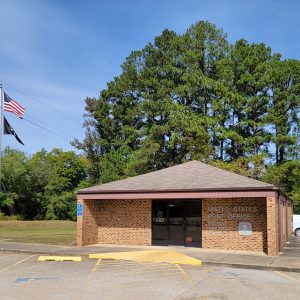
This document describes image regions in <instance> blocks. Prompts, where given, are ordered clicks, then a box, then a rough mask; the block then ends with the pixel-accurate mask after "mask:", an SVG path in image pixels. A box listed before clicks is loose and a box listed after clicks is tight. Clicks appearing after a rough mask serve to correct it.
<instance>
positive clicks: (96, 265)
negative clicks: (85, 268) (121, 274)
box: [92, 259, 101, 273]
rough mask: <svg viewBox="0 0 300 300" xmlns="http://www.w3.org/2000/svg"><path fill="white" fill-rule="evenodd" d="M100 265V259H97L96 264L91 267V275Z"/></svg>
mask: <svg viewBox="0 0 300 300" xmlns="http://www.w3.org/2000/svg"><path fill="white" fill-rule="evenodd" d="M100 263H101V259H98V261H97V262H96V264H95V265H94V267H93V270H92V273H94V272H95V271H96V270H97V267H98V266H99V264H100Z"/></svg>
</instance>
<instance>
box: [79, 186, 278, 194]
mask: <svg viewBox="0 0 300 300" xmlns="http://www.w3.org/2000/svg"><path fill="white" fill-rule="evenodd" d="M263 190H265V191H268V190H269V191H270V190H272V191H274V190H275V191H280V189H279V188H278V187H277V186H265V187H239V188H238V187H232V188H201V189H167V190H79V191H77V194H124V193H125V194H133V193H169V192H185V193H186V192H187V193H188V192H210V191H263ZM280 192H281V191H280Z"/></svg>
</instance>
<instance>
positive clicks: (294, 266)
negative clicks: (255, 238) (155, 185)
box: [0, 237, 300, 273]
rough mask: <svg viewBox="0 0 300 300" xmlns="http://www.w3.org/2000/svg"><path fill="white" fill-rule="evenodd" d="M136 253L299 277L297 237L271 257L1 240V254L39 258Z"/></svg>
mask: <svg viewBox="0 0 300 300" xmlns="http://www.w3.org/2000/svg"><path fill="white" fill-rule="evenodd" d="M139 250H141V251H142V250H170V251H177V252H179V253H182V254H185V255H188V256H191V257H193V258H196V259H200V260H201V261H202V264H203V265H211V266H224V267H234V268H244V269H259V270H273V271H274V270H276V271H286V272H298V273H300V237H292V238H291V239H290V241H289V242H288V243H287V244H286V247H285V248H284V250H283V252H282V253H280V254H279V256H277V257H270V256H267V255H266V254H264V253H261V252H249V251H231V250H230V251H227V250H211V249H202V248H185V247H182V246H168V247H165V246H164V247H162V246H147V247H141V246H114V245H92V246H84V247H79V246H70V247H66V246H55V245H42V244H29V243H15V242H8V241H3V240H2V241H1V240H0V251H9V252H17V253H32V254H41V255H68V256H69V255H71V256H72V255H74V256H75V255H76V256H83V257H88V255H89V254H92V253H110V252H128V251H139Z"/></svg>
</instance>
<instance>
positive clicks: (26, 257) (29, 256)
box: [0, 254, 35, 273]
mask: <svg viewBox="0 0 300 300" xmlns="http://www.w3.org/2000/svg"><path fill="white" fill-rule="evenodd" d="M34 256H35V254H33V255H31V256H28V257H26V258H24V259H22V260H20V261H18V262H16V263H14V264H12V265H10V266H8V267H6V268H4V269H2V270H0V273H1V272H4V271H6V270H8V269H10V268H12V267H14V266H16V265H18V264H20V263H22V262H23V261H25V260H27V259H29V258H31V257H34Z"/></svg>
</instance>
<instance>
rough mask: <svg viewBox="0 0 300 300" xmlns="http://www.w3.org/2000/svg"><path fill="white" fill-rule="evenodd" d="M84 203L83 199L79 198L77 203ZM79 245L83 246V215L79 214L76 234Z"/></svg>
mask: <svg viewBox="0 0 300 300" xmlns="http://www.w3.org/2000/svg"><path fill="white" fill-rule="evenodd" d="M79 203H80V204H82V205H83V200H79V199H77V204H79ZM76 244H77V246H82V217H78V216H77V234H76Z"/></svg>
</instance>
